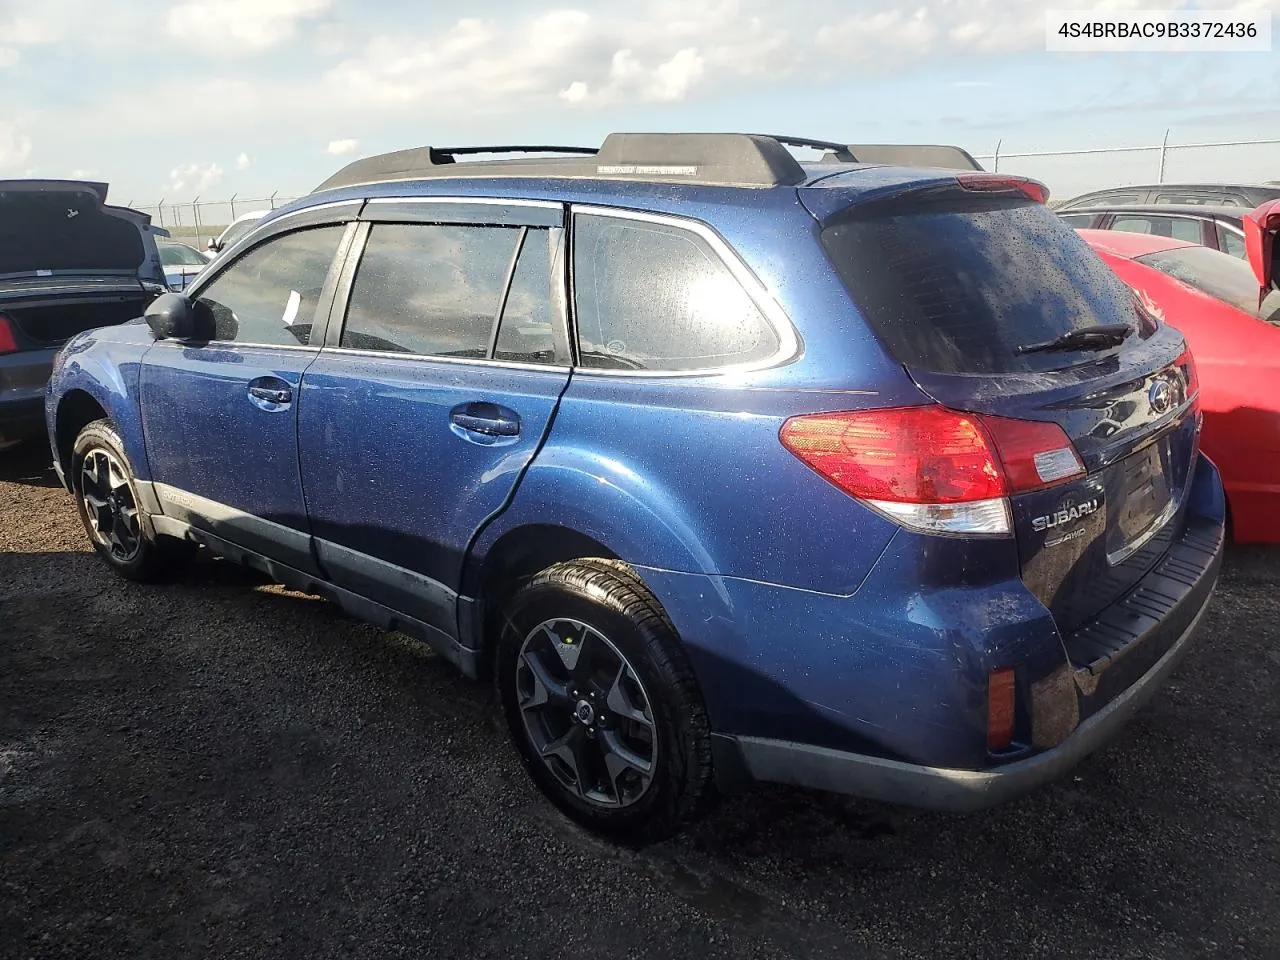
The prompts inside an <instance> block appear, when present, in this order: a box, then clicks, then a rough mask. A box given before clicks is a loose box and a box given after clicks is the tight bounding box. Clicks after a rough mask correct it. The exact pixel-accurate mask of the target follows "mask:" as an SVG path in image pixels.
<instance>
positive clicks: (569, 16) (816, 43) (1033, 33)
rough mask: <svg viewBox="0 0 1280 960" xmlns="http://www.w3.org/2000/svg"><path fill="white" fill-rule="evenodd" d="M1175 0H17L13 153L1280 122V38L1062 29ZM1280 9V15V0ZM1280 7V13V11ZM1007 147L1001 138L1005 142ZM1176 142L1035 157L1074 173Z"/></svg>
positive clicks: (1097, 175)
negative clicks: (1052, 39)
mask: <svg viewBox="0 0 1280 960" xmlns="http://www.w3.org/2000/svg"><path fill="white" fill-rule="evenodd" d="M1192 5H1193V4H1191V3H1178V2H1168V0H1166V2H1165V3H1164V4H1159V3H1156V2H1154V0H1105V2H1093V3H1090V2H1088V0H1074V3H1072V2H1069V0H1068V2H1060V3H1056V4H1045V3H1036V2H1027V0H908V2H906V3H896V4H895V3H893V2H891V0H803V2H802V0H630V2H627V3H617V2H610V0H597V2H593V3H589V4H588V3H583V2H579V3H578V5H577V6H574V5H573V0H562V2H558V3H557V2H553V3H544V2H541V0H469V2H466V3H447V2H446V3H433V4H428V3H418V4H412V5H411V4H408V3H405V2H403V0H164V2H159V0H112V2H109V3H108V2H104V0H40V2H39V3H32V2H29V0H0V177H21V176H38V177H84V178H91V179H101V180H106V181H108V182H110V184H111V194H110V197H111V200H112V201H113V202H116V203H132V204H134V205H138V206H143V205H148V204H154V203H156V202H157V201H159V200H161V199H165V200H167V201H169V202H175V201H189V200H191V199H192V198H194V197H196V196H199V197H200V198H202V199H205V200H211V199H212V200H225V199H227V198H229V197H231V196H232V195H237V196H238V197H240V198H257V197H267V196H269V195H270V194H271V193H272V192H277V193H278V194H279V195H281V196H296V195H299V194H303V193H306V192H307V191H309V190H310V189H312V188H313V187H314V186H315V185H316V184H318V183H319V182H320V181H322V180H323V179H325V178H326V177H327V176H328V175H329V174H331V173H332V172H333V171H334V170H336V169H337V168H339V167H340V166H341V165H342V164H343V163H345V162H347V161H349V160H352V159H355V158H356V157H359V156H366V155H371V154H375V153H381V152H384V151H387V150H395V149H401V148H404V147H411V146H420V145H423V144H431V145H437V146H439V145H446V146H455V145H461V144H476V143H482V144H483V143H489V144H492V143H520V142H525V143H530V142H532V143H569V144H587V145H595V144H598V143H599V142H600V141H601V140H602V139H603V137H604V135H605V134H607V133H608V132H610V131H622V130H626V131H632V130H719V131H727V130H739V131H750V132H765V133H768V132H774V133H785V134H790V135H794V136H808V137H814V138H819V139H831V140H837V141H840V142H916V143H923V142H933V143H954V144H959V145H961V146H964V147H965V148H967V149H968V150H970V151H971V152H972V153H974V154H979V155H989V154H991V153H992V152H993V150H994V149H995V147H996V144H997V142H999V143H1000V144H1001V151H1002V153H1004V154H1006V156H1007V155H1008V154H1009V153H1011V152H1028V151H1039V150H1063V149H1080V148H1085V147H1111V146H1141V145H1149V144H1158V143H1160V141H1161V139H1162V138H1163V137H1164V136H1165V131H1166V130H1169V131H1171V132H1170V134H1169V142H1170V143H1174V144H1176V143H1196V142H1207V141H1220V140H1242V139H1251V138H1262V137H1280V49H1277V50H1275V51H1273V52H1270V53H1177V54H1171V53H1159V54H1154V53H1146V54H1140V53H1123V54H1081V53H1055V54H1050V53H1046V52H1045V49H1044V47H1045V28H1044V13H1045V10H1046V8H1047V7H1049V6H1073V7H1076V8H1095V9H1099V10H1128V9H1152V8H1157V7H1164V8H1168V9H1182V8H1187V7H1190V6H1192ZM1199 7H1200V8H1202V9H1235V10H1242V11H1248V10H1255V11H1256V10H1271V11H1273V12H1275V11H1280V0H1234V2H1232V0H1222V2H1209V0H1201V2H1200V3H1199ZM1276 20H1277V21H1280V17H1276ZM1277 33H1280V26H1278V27H1277ZM988 166H990V164H989V163H988ZM1156 166H1157V160H1156V155H1155V154H1152V153H1147V154H1129V155H1120V156H1109V157H1102V158H1085V159H1075V160H1063V159H1057V160H1054V159H1043V158H1012V159H1007V160H1002V162H1001V165H1000V168H1001V170H1008V171H1010V172H1020V173H1027V174H1029V175H1032V176H1039V177H1040V178H1041V179H1044V180H1045V181H1046V182H1048V183H1049V185H1050V187H1051V188H1052V190H1053V191H1054V194H1055V195H1057V196H1067V195H1070V194H1071V193H1074V192H1080V191H1082V190H1085V189H1092V188H1095V187H1102V186H1107V185H1111V184H1113V183H1117V182H1126V181H1127V182H1135V181H1147V180H1151V179H1154V177H1155V173H1156ZM1236 178H1239V179H1247V180H1264V179H1280V146H1270V147H1257V146H1255V147H1236V148H1229V149H1217V150H1192V151H1175V152H1173V153H1171V154H1170V156H1169V162H1168V172H1167V174H1166V179H1210V180H1227V179H1236Z"/></svg>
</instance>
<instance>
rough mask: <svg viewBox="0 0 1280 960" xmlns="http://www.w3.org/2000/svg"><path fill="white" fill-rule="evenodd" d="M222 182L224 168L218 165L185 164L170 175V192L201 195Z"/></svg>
mask: <svg viewBox="0 0 1280 960" xmlns="http://www.w3.org/2000/svg"><path fill="white" fill-rule="evenodd" d="M221 182H222V168H221V167H220V166H218V165H217V164H216V163H209V164H199V163H185V164H183V165H182V166H180V167H176V168H174V170H173V171H172V172H171V173H170V174H169V190H171V191H172V192H174V193H184V192H186V193H194V194H197V195H198V194H201V193H203V192H204V191H206V190H211V189H213V188H214V187H216V186H217V185H218V184H220V183H221Z"/></svg>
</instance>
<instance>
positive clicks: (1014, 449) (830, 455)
mask: <svg viewBox="0 0 1280 960" xmlns="http://www.w3.org/2000/svg"><path fill="white" fill-rule="evenodd" d="M779 438H780V439H781V441H782V444H783V446H785V447H786V448H787V449H788V450H790V451H791V452H792V453H793V454H795V455H796V456H797V457H799V458H800V459H801V460H802V461H804V463H806V464H808V465H809V466H810V467H812V468H813V469H814V470H815V471H816V472H817V473H818V474H819V475H820V476H822V477H823V478H824V479H826V480H827V481H829V482H830V483H833V484H835V485H836V486H837V487H839V488H840V489H841V490H843V491H845V492H846V493H848V494H850V495H852V496H854V497H857V498H858V499H859V500H861V501H863V502H864V503H866V504H867V505H868V506H870V507H872V508H874V509H876V510H878V511H880V512H881V513H884V514H887V515H888V516H889V517H891V518H893V519H894V520H896V521H898V522H899V523H901V524H903V525H904V526H908V527H912V528H914V529H917V530H924V531H927V532H932V533H974V534H1008V533H1009V532H1010V529H1011V528H1010V507H1009V501H1008V498H1009V497H1010V496H1011V495H1014V494H1019V493H1027V492H1030V491H1032V490H1039V489H1042V488H1044V487H1049V486H1053V485H1054V484H1057V483H1061V482H1063V481H1065V480H1069V479H1072V478H1074V477H1079V476H1083V474H1084V472H1085V469H1084V464H1083V463H1082V462H1081V460H1080V457H1079V455H1078V454H1077V453H1076V451H1075V447H1073V446H1072V445H1071V441H1070V439H1069V438H1068V437H1067V435H1066V434H1065V433H1063V431H1062V428H1061V427H1059V426H1058V425H1057V424H1053V423H1041V422H1035V421H1026V420H1010V419H1007V418H1004V417H993V416H985V415H981V414H974V413H962V412H960V411H957V410H950V409H948V408H946V407H942V406H937V405H933V406H922V407H895V408H891V409H887V410H862V411H851V412H847V413H819V414H812V415H807V416H799V417H792V418H791V419H789V420H788V421H787V422H786V423H784V424H783V425H782V430H781V433H780V434H779Z"/></svg>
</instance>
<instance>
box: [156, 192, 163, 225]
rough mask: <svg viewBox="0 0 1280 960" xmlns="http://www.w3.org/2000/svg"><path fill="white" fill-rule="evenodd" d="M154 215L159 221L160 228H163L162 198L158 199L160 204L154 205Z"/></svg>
mask: <svg viewBox="0 0 1280 960" xmlns="http://www.w3.org/2000/svg"><path fill="white" fill-rule="evenodd" d="M156 214H157V216H158V218H159V220H160V226H162V227H163V226H164V197H161V198H160V202H159V203H157V204H156Z"/></svg>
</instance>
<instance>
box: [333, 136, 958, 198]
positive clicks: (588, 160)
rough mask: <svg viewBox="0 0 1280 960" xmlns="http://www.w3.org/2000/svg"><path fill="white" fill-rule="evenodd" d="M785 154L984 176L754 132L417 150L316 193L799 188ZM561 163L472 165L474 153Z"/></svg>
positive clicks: (338, 177) (798, 170)
mask: <svg viewBox="0 0 1280 960" xmlns="http://www.w3.org/2000/svg"><path fill="white" fill-rule="evenodd" d="M787 147H809V148H812V149H816V150H825V151H827V153H826V155H825V156H823V158H822V162H823V163H875V164H889V165H894V166H913V167H945V168H949V169H957V170H981V169H982V167H981V166H980V165H979V164H978V162H977V161H976V160H974V159H973V157H972V156H970V155H969V153H968V152H967V151H965V150H962V149H961V148H960V147H951V146H943V145H939V144H916V145H909V144H867V145H862V146H859V145H851V144H844V143H837V142H836V141H833V140H815V139H812V138H809V137H791V136H781V135H766V134H759V133H611V134H609V136H607V137H606V138H605V141H604V143H603V144H602V145H601V146H600V148H599V149H596V148H594V147H564V146H550V145H521V144H511V145H505V146H463V147H414V148H412V149H409V150H397V151H395V152H394V153H384V154H381V155H379V156H376V157H366V158H364V159H361V160H356V161H354V162H353V163H349V164H347V166H345V167H343V168H342V169H341V170H339V171H338V172H337V173H335V174H334V175H333V176H331V177H330V178H329V179H328V180H326V181H325V182H324V183H322V184H320V186H318V187H317V188H316V190H315V191H313V192H319V191H322V190H335V189H337V188H339V187H349V186H355V185H356V184H365V183H385V182H388V181H393V180H423V179H428V178H432V177H464V176H465V177H572V178H581V179H595V180H646V181H650V182H659V183H666V182H677V183H690V184H695V183H696V184H704V185H718V186H742V187H776V186H791V185H795V184H799V183H803V182H804V181H805V180H806V179H807V176H808V175H807V174H806V173H805V171H804V168H803V167H802V166H801V165H800V163H799V161H797V160H796V158H795V157H794V156H792V155H791V151H789V150H788V149H787ZM527 153H547V154H560V156H546V157H536V158H529V157H515V158H504V159H496V160H477V161H471V162H467V163H463V164H461V166H459V165H458V158H459V157H470V156H476V155H479V154H527Z"/></svg>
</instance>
